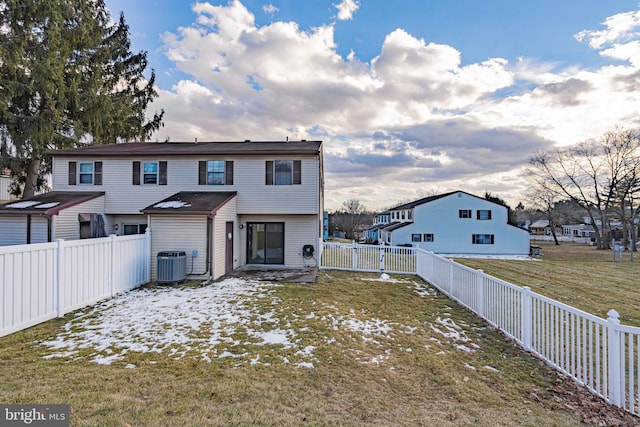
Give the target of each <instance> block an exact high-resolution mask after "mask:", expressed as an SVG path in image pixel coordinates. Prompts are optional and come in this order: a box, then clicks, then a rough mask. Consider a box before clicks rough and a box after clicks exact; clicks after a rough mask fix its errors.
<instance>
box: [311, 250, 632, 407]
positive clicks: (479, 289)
mask: <svg viewBox="0 0 640 427" xmlns="http://www.w3.org/2000/svg"><path fill="white" fill-rule="evenodd" d="M376 253H377V254H378V257H379V260H382V259H383V258H384V259H387V258H392V259H395V260H396V261H398V260H401V262H399V263H392V264H387V263H386V262H384V263H383V262H382V261H380V262H379V263H377V264H376V263H375V262H370V263H369V264H366V265H364V264H361V263H360V262H358V261H357V260H358V259H360V258H366V259H375V257H374V256H373V255H372V254H376ZM396 253H398V254H401V255H395V254H396ZM394 256H396V258H394ZM376 267H377V268H376ZM320 268H324V269H334V268H340V269H344V270H352V271H377V272H387V273H403V274H416V275H418V276H419V277H421V278H422V279H423V280H425V281H427V282H429V283H430V284H432V285H433V286H435V287H436V288H437V289H438V290H440V291H441V292H442V293H444V294H445V295H447V296H448V297H449V298H451V299H453V300H454V301H456V302H458V303H459V304H461V305H463V306H464V307H466V308H468V309H469V310H471V311H472V312H474V313H475V314H476V315H478V316H479V317H481V318H483V319H485V320H486V321H487V322H488V323H489V324H490V325H492V326H494V327H496V328H498V329H500V331H502V332H503V333H504V334H505V335H507V336H508V337H510V338H512V339H513V340H514V341H515V342H517V343H518V344H519V345H520V346H521V347H522V348H524V349H525V350H527V351H530V352H531V353H533V354H534V355H535V356H537V357H538V358H540V359H542V360H544V361H545V362H546V363H547V364H548V365H550V366H552V367H554V368H555V369H557V370H558V371H560V372H562V373H563V374H565V375H567V376H569V377H571V378H573V379H574V380H575V381H576V382H577V383H578V384H580V385H582V386H584V387H587V389H588V390H589V391H591V392H592V393H594V394H596V395H598V396H600V397H602V398H603V399H605V400H606V401H607V402H608V403H610V404H613V405H616V406H619V407H623V408H624V409H626V410H627V411H629V412H631V413H633V414H636V415H640V328H637V327H632V326H625V325H621V324H620V321H619V315H618V313H617V312H616V311H615V310H610V311H609V313H607V315H608V318H607V319H603V318H600V317H597V316H594V315H592V314H589V313H587V312H585V311H582V310H578V309H577V308H574V307H571V306H569V305H566V304H563V303H561V302H558V301H555V300H553V299H551V298H547V297H545V296H543V295H540V294H537V293H535V292H533V291H531V290H530V289H529V288H527V287H520V286H516V285H514V284H512V283H509V282H505V281H503V280H500V279H497V278H495V277H492V276H490V275H488V274H485V273H484V272H483V271H482V270H474V269H471V268H469V267H466V266H464V265H461V264H459V263H457V262H455V261H453V260H450V259H447V258H444V257H442V256H439V255H436V254H434V253H432V252H428V251H425V250H422V249H418V248H404V247H402V248H397V247H396V248H394V247H389V246H372V245H358V244H355V243H353V244H335V243H326V242H322V244H321V258H320Z"/></svg>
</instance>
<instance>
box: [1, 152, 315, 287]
mask: <svg viewBox="0 0 640 427" xmlns="http://www.w3.org/2000/svg"><path fill="white" fill-rule="evenodd" d="M50 154H51V156H52V163H53V165H52V186H53V190H54V191H53V193H48V194H52V196H51V197H54V198H55V197H56V196H57V197H59V196H60V195H61V194H63V193H64V194H67V195H68V196H69V197H70V198H73V199H74V200H75V201H76V202H77V201H78V200H79V199H78V198H79V197H80V194H86V193H87V192H90V193H92V194H93V193H98V194H100V196H97V197H96V199H97V200H101V201H102V205H101V206H97V205H91V206H87V205H85V206H81V207H79V208H78V207H77V205H70V206H68V204H63V203H62V202H60V204H59V205H58V206H59V207H58V209H57V210H56V211H46V212H47V216H46V218H50V219H51V221H50V224H51V225H50V226H49V227H50V229H51V233H50V235H49V236H48V240H52V239H53V240H55V239H57V238H61V237H62V238H74V237H72V236H69V235H68V234H61V233H60V232H59V231H58V229H57V227H56V224H57V223H59V222H60V219H59V218H57V217H56V215H58V216H60V215H64V213H65V211H67V210H68V209H70V208H71V207H72V206H76V208H75V210H74V212H75V211H77V210H78V209H80V210H81V211H82V212H81V213H82V214H83V215H81V216H76V221H77V222H76V223H75V224H74V227H75V230H76V231H77V233H76V234H74V236H79V235H80V229H81V227H82V224H81V221H82V220H83V219H85V220H86V219H87V218H89V219H90V220H91V219H94V221H103V222H104V228H105V231H106V234H118V235H125V234H137V233H144V231H145V230H146V228H147V227H150V228H151V230H152V279H154V278H155V277H154V275H155V273H156V271H155V269H156V267H155V263H156V257H157V254H158V252H161V251H170V250H171V251H173V250H176V251H185V252H186V255H187V273H189V272H193V273H194V274H199V275H210V276H212V277H214V278H217V277H220V276H222V275H223V274H225V273H226V272H228V271H230V270H231V269H234V268H237V267H239V266H242V265H245V264H275V265H282V266H291V267H301V266H304V265H309V264H311V265H312V264H313V263H314V260H313V259H310V258H309V256H308V255H309V253H308V252H307V253H306V255H307V257H305V256H303V247H304V246H305V245H312V246H313V247H314V250H316V251H317V249H318V248H317V245H318V242H319V239H320V238H321V237H322V231H323V224H322V222H323V215H322V213H323V208H324V206H323V205H324V184H323V181H324V175H323V158H322V157H323V156H322V143H321V142H320V141H286V142H251V141H245V142H204V143H203V142H198V143H125V144H110V145H94V146H87V147H81V148H75V149H65V150H58V151H53V152H51V153H50ZM43 196H44V195H43ZM37 197H42V196H37ZM37 197H36V198H33V199H32V200H31V201H34V202H36V201H38V200H39V199H37ZM51 200H52V201H51V203H53V202H54V200H53V199H51ZM55 201H57V200H55ZM23 203H30V201H23ZM69 203H73V202H69ZM34 206H35V205H34ZM9 209H11V208H10V206H9V207H3V208H0V211H2V212H0V221H2V218H5V217H6V218H9V217H12V220H13V221H16V219H15V216H16V214H18V216H20V215H22V216H23V217H24V218H23V220H24V222H25V223H26V220H27V218H28V217H29V215H31V221H33V220H34V215H35V214H34V212H33V211H34V209H31V210H30V211H26V210H25V211H23V212H20V209H16V208H13V210H9ZM7 212H11V215H9V214H8V213H7ZM91 214H94V215H93V216H92V215H91ZM96 214H101V215H96ZM63 222H64V221H63ZM85 222H86V221H85ZM89 237H90V236H89ZM75 238H77V237H75ZM24 240H25V241H22V242H21V243H26V239H24ZM36 241H47V239H42V238H41V237H40V238H38V239H36V238H35V236H33V235H32V237H31V239H30V242H31V243H35V242H36ZM3 244H12V243H6V242H4V241H2V233H1V232H0V245H3Z"/></svg>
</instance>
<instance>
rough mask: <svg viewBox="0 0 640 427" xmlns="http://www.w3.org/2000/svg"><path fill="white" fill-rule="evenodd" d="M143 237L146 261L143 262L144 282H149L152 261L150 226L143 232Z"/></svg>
mask: <svg viewBox="0 0 640 427" xmlns="http://www.w3.org/2000/svg"><path fill="white" fill-rule="evenodd" d="M144 235H145V237H146V238H147V242H146V243H147V254H146V255H147V256H146V259H147V262H146V263H145V270H146V271H145V282H146V283H149V282H151V261H152V254H151V227H147V230H146V231H145V232H144Z"/></svg>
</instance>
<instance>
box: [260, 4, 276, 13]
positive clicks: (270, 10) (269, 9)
mask: <svg viewBox="0 0 640 427" xmlns="http://www.w3.org/2000/svg"><path fill="white" fill-rule="evenodd" d="M279 10H280V9H278V8H277V7H275V6H274V5H272V4H271V3H269V4H265V5H264V6H262V11H263V12H264V13H266V14H267V15H273V14H275V13H276V12H278V11H279Z"/></svg>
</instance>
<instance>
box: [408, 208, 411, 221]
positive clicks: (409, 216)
mask: <svg viewBox="0 0 640 427" xmlns="http://www.w3.org/2000/svg"><path fill="white" fill-rule="evenodd" d="M407 219H411V211H410V210H408V211H407Z"/></svg>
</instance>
